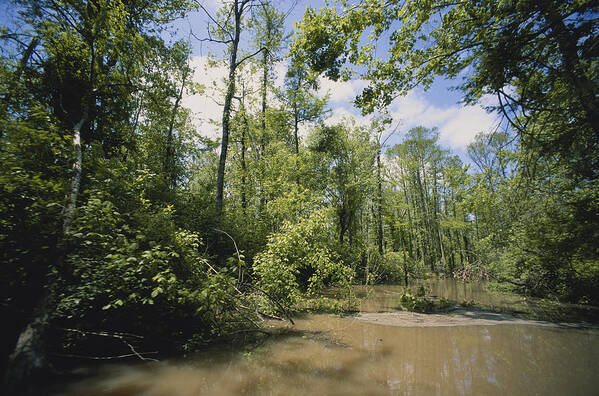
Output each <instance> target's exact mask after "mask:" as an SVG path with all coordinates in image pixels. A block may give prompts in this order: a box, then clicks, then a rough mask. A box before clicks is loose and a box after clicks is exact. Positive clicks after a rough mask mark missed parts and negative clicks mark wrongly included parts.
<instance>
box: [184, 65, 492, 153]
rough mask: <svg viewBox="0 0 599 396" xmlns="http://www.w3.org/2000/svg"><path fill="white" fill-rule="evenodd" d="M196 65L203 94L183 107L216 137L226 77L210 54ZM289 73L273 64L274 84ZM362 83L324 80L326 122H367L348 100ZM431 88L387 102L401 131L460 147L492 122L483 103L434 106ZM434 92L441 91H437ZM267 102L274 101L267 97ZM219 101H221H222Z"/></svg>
mask: <svg viewBox="0 0 599 396" xmlns="http://www.w3.org/2000/svg"><path fill="white" fill-rule="evenodd" d="M192 66H193V67H194V69H195V74H194V81H195V82H199V83H201V84H203V85H205V86H206V92H205V93H203V94H198V95H193V96H186V97H185V98H184V100H183V105H184V106H186V107H188V108H190V109H191V110H192V111H193V113H194V115H195V117H194V124H195V125H196V126H197V128H198V131H199V133H200V134H201V135H203V136H209V137H211V138H217V137H220V133H221V131H220V127H219V126H218V125H215V124H214V123H211V122H210V120H211V119H212V120H215V121H216V122H220V119H221V117H222V100H223V96H224V94H223V89H222V87H223V86H224V79H225V78H226V76H227V69H226V67H225V66H222V65H221V66H218V67H210V66H209V62H208V58H207V57H205V56H197V57H194V58H193V59H192ZM286 71H287V65H286V63H285V62H280V63H277V64H276V65H275V67H274V74H275V85H276V86H278V87H281V86H282V85H283V82H284V76H285V73H286ZM248 81H249V83H248V84H249V85H250V87H253V88H256V87H257V84H259V78H257V77H255V78H250V77H248ZM365 86H366V82H365V81H364V80H351V81H346V82H334V81H331V80H329V79H327V78H322V79H321V81H320V89H319V91H318V93H319V94H320V95H322V96H324V95H325V94H326V93H327V92H328V93H329V94H330V96H329V103H330V107H331V109H332V110H331V114H330V116H329V117H328V118H327V120H326V121H325V122H326V123H327V124H328V125H331V124H335V123H338V122H341V121H342V120H343V118H347V117H353V118H354V119H355V120H356V122H357V124H358V125H368V124H369V119H370V118H369V117H364V116H362V115H360V112H359V111H358V110H357V109H355V108H354V107H353V105H352V104H351V101H352V100H353V99H354V98H355V96H356V95H357V94H358V93H360V91H361V90H362V89H363V88H364V87H365ZM432 94H433V93H432V92H429V93H426V94H425V93H424V92H423V91H422V90H413V91H411V92H410V93H409V94H408V95H406V96H403V97H399V98H397V99H395V100H394V101H393V102H392V103H391V105H390V106H389V113H390V115H392V116H393V118H394V119H395V120H396V121H399V120H401V130H402V131H407V130H409V129H410V128H412V127H415V126H419V125H422V126H425V127H428V128H432V127H438V128H439V134H440V140H441V143H442V144H444V145H447V146H449V147H450V148H452V149H456V150H463V149H465V148H466V146H467V145H468V144H469V143H470V142H472V140H473V139H474V136H476V134H477V133H478V132H481V131H489V130H492V129H494V128H495V126H496V123H497V121H496V117H495V115H494V114H489V113H487V112H486V111H485V110H484V109H483V107H482V106H481V105H474V106H463V105H459V104H455V105H451V106H437V105H434V104H432V103H431V102H430V100H429V99H428V98H427V96H428V97H430V95H432ZM435 94H437V95H439V94H441V95H442V94H443V93H439V92H437V93H435ZM269 100H270V101H271V103H276V99H275V98H274V97H273V98H270V99H269ZM494 100H495V98H493V97H484V98H483V99H482V100H481V103H483V104H484V105H492V104H494V103H495V102H494ZM217 102H221V103H220V104H219V103H217ZM310 127H311V126H310V125H303V126H302V127H301V131H300V134H301V135H303V136H305V135H307V133H308V129H309V128H310Z"/></svg>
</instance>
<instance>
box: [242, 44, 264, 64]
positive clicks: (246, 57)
mask: <svg viewBox="0 0 599 396" xmlns="http://www.w3.org/2000/svg"><path fill="white" fill-rule="evenodd" d="M262 51H266V48H264V47H262V48H260V49H259V50H258V51H256V52H253V53H251V54H249V55H247V56H244V57H243V58H242V59H241V60H240V61H239V62H237V63H236V64H235V67H238V66H240V65H241V64H242V63H243V62H245V61H246V60H248V59H250V58H252V57H254V56H256V55H258V54H259V53H260V52H262Z"/></svg>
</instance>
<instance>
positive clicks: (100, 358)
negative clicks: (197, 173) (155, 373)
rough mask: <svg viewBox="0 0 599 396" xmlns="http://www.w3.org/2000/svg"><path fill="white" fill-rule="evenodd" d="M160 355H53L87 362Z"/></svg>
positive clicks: (147, 353) (140, 353) (143, 353)
mask: <svg viewBox="0 0 599 396" xmlns="http://www.w3.org/2000/svg"><path fill="white" fill-rule="evenodd" d="M156 353H158V351H153V352H139V353H128V354H125V355H117V356H83V355H74V354H70V353H53V354H52V355H53V356H58V357H67V358H75V359H87V360H114V359H126V358H129V357H133V356H137V357H139V355H149V354H156ZM144 360H152V361H155V362H157V361H158V360H156V359H150V358H145V359H144Z"/></svg>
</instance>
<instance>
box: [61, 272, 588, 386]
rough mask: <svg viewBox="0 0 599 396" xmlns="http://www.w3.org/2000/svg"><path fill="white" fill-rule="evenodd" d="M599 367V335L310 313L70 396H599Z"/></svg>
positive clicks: (99, 379) (384, 295)
mask: <svg viewBox="0 0 599 396" xmlns="http://www.w3.org/2000/svg"><path fill="white" fill-rule="evenodd" d="M437 283H438V285H437V286H436V287H437V289H438V290H433V294H435V293H437V294H438V295H439V296H444V297H446V298H449V297H451V296H450V295H449V294H450V293H454V292H455V293H458V294H456V296H458V297H456V298H454V300H458V301H459V300H460V299H462V298H461V296H463V299H464V300H472V299H475V300H477V301H480V302H484V303H488V304H495V305H498V304H510V303H511V302H510V301H504V302H501V301H500V300H501V299H502V298H505V297H498V296H492V295H489V294H488V293H486V292H484V290H483V289H482V288H480V287H479V286H477V285H466V286H464V285H463V284H460V283H455V282H451V281H442V282H437ZM400 290H402V289H401V288H396V287H389V286H381V287H376V288H375V289H374V292H371V293H370V295H369V297H368V299H367V301H365V302H364V303H363V304H362V307H361V309H363V310H364V311H370V312H379V311H389V310H391V309H392V308H394V307H396V306H397V304H396V302H397V301H396V300H394V299H396V298H398V297H397V296H396V293H397V292H399V291H400ZM451 290H454V291H451ZM460 293H462V294H460ZM485 299H487V300H485ZM367 315H372V314H367ZM375 315H376V314H375ZM380 315H389V314H388V313H387V314H380ZM406 315H410V314H406ZM415 317H417V316H415ZM506 323H507V324H506ZM279 326H280V325H279ZM597 362H599V331H598V330H596V329H572V328H561V327H557V326H543V325H537V324H534V323H527V324H510V323H509V322H505V323H500V324H499V325H480V324H479V325H476V326H475V325H461V326H435V325H432V326H426V327H421V326H419V322H418V321H414V322H413V324H408V325H407V326H393V325H387V324H377V323H373V322H372V321H367V320H363V318H360V317H359V316H356V317H345V318H341V317H338V316H334V315H312V316H308V317H305V318H301V319H298V320H296V325H295V326H293V327H292V328H290V329H289V330H288V331H287V332H286V333H284V335H280V336H277V337H272V339H271V340H269V341H268V342H266V343H265V344H264V345H262V346H260V347H258V348H256V349H254V350H253V351H251V352H247V353H239V352H231V351H220V352H219V353H215V352H212V353H210V354H204V355H199V356H198V357H196V358H190V359H188V360H185V361H179V362H162V363H157V364H152V365H133V366H111V367H109V368H106V369H104V370H102V371H101V372H99V373H98V374H97V376H96V377H94V378H91V379H88V380H85V381H83V382H80V383H78V384H76V385H74V386H72V387H70V388H69V390H68V394H70V395H115V396H116V395H147V396H159V395H160V396H162V395H169V396H170V395H182V396H187V395H189V396H191V395H404V394H405V395H463V394H471V395H534V394H538V395H597V394H599V369H598V367H599V366H598V365H597Z"/></svg>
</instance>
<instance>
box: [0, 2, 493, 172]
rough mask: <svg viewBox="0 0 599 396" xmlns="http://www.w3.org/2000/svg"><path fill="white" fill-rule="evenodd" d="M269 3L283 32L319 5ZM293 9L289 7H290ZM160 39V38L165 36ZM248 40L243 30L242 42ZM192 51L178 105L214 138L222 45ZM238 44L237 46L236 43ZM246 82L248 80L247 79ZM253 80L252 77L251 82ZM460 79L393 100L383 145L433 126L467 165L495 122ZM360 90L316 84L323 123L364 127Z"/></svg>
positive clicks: (358, 85)
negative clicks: (281, 16)
mask: <svg viewBox="0 0 599 396" xmlns="http://www.w3.org/2000/svg"><path fill="white" fill-rule="evenodd" d="M221 1H222V0H203V1H202V4H203V5H204V6H205V7H206V8H207V9H208V10H210V12H211V13H216V10H217V9H218V7H219V6H220V5H221V4H222V2H221ZM274 2H275V5H276V6H277V7H278V9H279V10H281V11H283V12H289V17H288V18H287V20H286V29H287V32H288V33H291V32H292V30H293V24H294V23H295V22H296V21H299V20H300V19H301V18H302V16H303V14H304V12H305V9H306V7H307V6H308V5H309V6H311V7H314V8H320V7H322V6H324V2H322V1H308V0H297V1H295V4H294V1H293V0H274ZM292 6H293V7H292ZM11 13H14V6H13V5H12V4H11V2H10V1H6V0H0V14H1V16H0V23H2V24H6V22H7V20H8V19H9V17H8V15H10V14H11ZM208 21H209V19H208V17H207V16H206V15H205V13H203V12H202V11H199V12H194V13H192V14H191V15H189V16H188V17H186V18H185V19H182V20H178V21H176V22H175V23H174V24H173V25H174V26H173V27H174V28H176V29H177V31H178V33H177V34H175V35H174V36H173V39H178V38H187V37H189V30H190V29H192V30H193V32H194V34H195V35H196V37H199V38H204V37H207V35H206V27H207V23H208ZM165 37H166V36H165ZM250 38H251V37H249V36H248V33H247V32H246V33H245V35H244V36H243V40H244V41H245V42H246V43H247V40H248V39H250ZM191 44H192V47H193V60H192V65H193V66H194V68H195V76H194V78H195V80H196V81H197V82H199V83H202V84H204V85H206V86H207V87H208V89H207V92H206V94H204V95H194V96H188V97H186V98H185V101H184V104H185V105H186V106H187V107H189V108H191V110H192V111H193V112H194V114H195V115H196V116H195V120H194V122H195V123H196V125H198V130H199V133H200V134H202V135H205V136H210V137H218V136H220V131H219V128H218V126H217V125H215V124H214V123H211V122H210V121H209V120H210V119H214V120H219V119H220V117H221V114H222V107H221V106H220V105H219V104H218V103H217V102H218V101H220V98H222V93H219V92H218V90H217V89H215V88H217V87H218V86H222V85H223V79H224V78H225V77H226V70H224V69H223V68H220V69H219V68H210V67H207V64H208V58H207V56H208V55H214V56H216V57H221V56H222V55H223V51H224V50H225V47H224V46H223V45H218V44H211V43H206V42H203V43H202V42H200V41H199V40H197V39H196V38H193V37H192V38H191ZM242 45H243V43H242ZM285 71H286V66H285V62H281V63H279V64H277V65H276V66H275V70H274V72H275V75H276V79H275V83H276V85H279V86H281V85H282V83H283V76H284V74H285ZM250 79H251V78H250ZM257 81H258V80H257V77H256V78H254V82H255V83H256V82H257ZM459 83H460V81H448V80H444V79H437V80H436V81H435V82H434V83H433V85H432V86H431V88H430V89H429V90H428V91H426V92H424V91H423V90H422V89H415V90H413V91H412V92H410V93H409V94H408V95H407V96H405V97H400V98H397V99H396V100H395V101H394V102H393V103H391V105H390V106H389V109H388V110H389V113H390V114H391V115H392V116H393V118H394V122H393V124H392V127H391V128H393V127H394V126H395V125H397V123H400V127H399V130H398V133H396V134H395V135H394V136H393V137H392V138H390V139H389V141H388V145H393V144H395V143H397V142H399V141H400V140H401V136H402V134H403V133H405V132H406V131H407V130H409V129H410V128H412V127H415V126H418V125H423V126H426V127H438V128H439V131H440V136H441V144H442V145H443V146H444V147H446V148H450V149H451V150H452V151H453V152H455V153H456V154H459V155H460V157H462V159H463V160H465V161H468V159H467V155H466V153H465V148H466V146H467V144H468V143H469V142H471V141H472V139H473V138H474V136H475V135H476V133H477V132H481V131H490V130H493V129H494V128H495V127H496V124H497V120H496V116H495V115H494V114H488V113H487V112H486V111H485V110H484V109H483V108H482V107H481V106H468V107H465V106H463V105H461V104H460V103H459V102H460V99H461V95H460V92H456V91H452V90H450V89H449V88H450V87H452V86H456V85H458V84H459ZM365 86H366V82H365V81H361V80H358V79H355V80H352V81H347V82H333V81H330V80H327V79H322V80H321V89H320V91H319V94H321V95H325V94H327V93H329V95H330V96H329V107H330V108H331V116H330V119H329V120H328V121H327V122H329V123H334V122H338V121H340V120H341V119H342V118H343V117H347V116H352V117H354V118H355V119H356V120H357V121H358V123H362V124H365V125H367V124H368V123H369V118H368V117H362V116H361V115H360V112H359V110H358V109H356V108H354V106H353V105H352V103H351V102H352V100H353V98H354V97H355V96H356V95H357V94H358V93H359V92H360V90H361V89H362V88H364V87H365ZM483 99H484V102H486V103H487V104H492V103H493V99H492V98H483ZM309 127H310V126H309V125H307V126H304V128H303V131H302V132H303V134H306V133H307V130H308V129H309Z"/></svg>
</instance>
